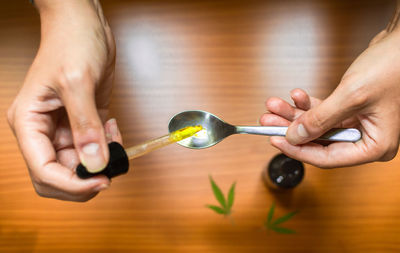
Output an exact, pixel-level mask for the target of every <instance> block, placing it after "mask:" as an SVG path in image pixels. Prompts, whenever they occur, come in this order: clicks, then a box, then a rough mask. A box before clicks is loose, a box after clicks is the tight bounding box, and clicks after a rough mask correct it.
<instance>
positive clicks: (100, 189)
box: [94, 184, 110, 192]
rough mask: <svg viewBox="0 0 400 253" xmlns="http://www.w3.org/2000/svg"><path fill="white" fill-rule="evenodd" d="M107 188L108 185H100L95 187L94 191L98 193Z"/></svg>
mask: <svg viewBox="0 0 400 253" xmlns="http://www.w3.org/2000/svg"><path fill="white" fill-rule="evenodd" d="M108 187H110V185H109V184H101V185H99V186H97V187H96V188H95V189H94V190H95V191H97V192H99V191H104V190H106V189H107V188H108Z"/></svg>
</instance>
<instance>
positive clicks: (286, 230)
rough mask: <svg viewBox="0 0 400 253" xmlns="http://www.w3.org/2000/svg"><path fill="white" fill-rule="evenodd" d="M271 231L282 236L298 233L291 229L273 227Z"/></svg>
mask: <svg viewBox="0 0 400 253" xmlns="http://www.w3.org/2000/svg"><path fill="white" fill-rule="evenodd" d="M270 229H271V230H274V231H275V232H277V233H280V234H295V233H296V231H294V230H292V229H289V228H282V227H275V226H271V227H270Z"/></svg>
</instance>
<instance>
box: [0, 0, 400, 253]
mask: <svg viewBox="0 0 400 253" xmlns="http://www.w3.org/2000/svg"><path fill="white" fill-rule="evenodd" d="M102 3H103V7H104V11H105V14H106V16H107V17H108V20H109V22H110V24H111V26H112V28H113V32H114V34H115V37H116V41H117V48H118V56H117V66H116V80H115V89H114V93H113V97H112V104H111V111H112V116H114V117H116V118H117V120H118V122H119V126H120V128H121V130H122V134H123V137H124V142H125V144H126V145H127V146H129V145H134V144H137V143H139V142H141V141H145V140H148V139H150V138H154V137H158V136H160V135H163V134H165V133H166V132H167V122H168V120H169V118H170V117H172V116H173V115H174V114H175V113H178V112H180V111H183V110H188V109H202V110H206V111H210V112H213V113H214V114H216V115H218V116H220V117H222V118H223V119H225V120H226V121H228V122H231V123H233V124H257V120H258V118H259V116H260V115H261V114H262V113H263V112H264V111H265V107H264V104H263V103H264V101H265V100H266V99H267V98H268V97H270V96H282V97H284V98H288V94H289V91H290V90H291V89H292V88H295V87H301V88H304V89H306V90H307V91H309V92H310V93H311V94H312V95H314V96H318V97H325V96H327V95H328V94H329V93H330V92H331V91H332V90H333V89H334V88H335V87H336V85H337V83H338V82H339V80H340V78H341V75H342V74H343V72H344V71H345V70H346V68H347V67H348V66H349V64H350V63H351V62H352V60H353V59H354V58H355V57H356V56H357V55H358V54H359V53H361V52H362V51H363V49H365V48H366V46H367V45H368V42H369V40H370V39H371V38H372V37H373V36H374V35H375V34H376V33H378V32H379V31H380V30H381V29H383V28H384V27H385V26H386V25H387V23H388V21H389V19H390V17H391V15H392V12H393V9H394V2H393V1H388V0H383V1H382V0H376V1H334V0H331V1H330V0H323V1H320V0H315V1H294V0H293V1H289V0H284V1H161V0H152V1H144V0H143V1H128V0H126V1H124V0H117V1H111V0H105V1H103V2H102ZM38 45H39V19H38V15H37V13H36V11H35V10H34V8H32V7H31V6H30V5H29V3H28V1H2V4H1V7H0V115H1V116H0V117H1V120H0V136H1V145H0V178H1V180H0V252H96V253H98V252H363V253H364V252H398V251H399V250H400V205H399V204H400V194H399V192H400V183H399V182H400V181H399V180H398V179H399V178H400V171H399V170H398V169H399V167H400V160H399V159H398V158H395V159H394V160H393V161H391V162H387V163H373V164H369V165H363V166H358V167H352V168H342V169H334V170H321V169H318V168H315V167H313V166H308V165H306V176H305V180H304V182H303V183H302V184H301V185H300V186H299V187H298V188H296V189H295V190H293V191H291V192H280V193H279V192H273V191H270V190H268V189H267V188H266V187H265V186H264V184H263V182H262V180H261V172H262V170H263V169H264V167H265V166H266V165H267V164H268V162H269V160H270V159H271V158H272V157H273V156H274V155H275V154H277V153H278V151H277V150H275V149H274V148H272V147H271V146H270V145H269V143H268V138H264V137H260V136H233V137H230V138H228V139H226V140H224V141H223V142H222V143H220V144H218V145H216V146H215V147H213V148H210V149H206V150H198V151H194V150H189V149H185V148H183V147H180V146H177V145H173V146H169V147H166V148H164V149H162V150H159V151H156V152H153V153H152V154H149V155H147V156H144V157H141V158H139V159H136V160H134V161H133V162H132V164H131V170H130V172H129V173H128V174H127V175H125V176H121V177H119V178H116V179H114V180H113V183H112V187H111V188H110V189H109V190H107V191H105V192H103V193H101V194H100V195H99V196H97V197H96V198H95V199H93V200H91V201H89V202H87V203H70V202H62V201H57V200H53V199H44V198H40V197H38V196H37V195H36V193H35V192H34V189H33V187H32V185H31V182H30V178H29V175H28V172H27V169H26V167H25V164H24V161H23V158H22V157H21V155H20V154H19V151H18V147H17V145H16V142H15V139H14V138H13V136H12V133H11V131H10V129H9V128H8V125H7V123H6V119H5V113H6V110H7V107H8V106H9V105H10V103H11V102H12V100H13V97H14V96H15V95H16V94H17V92H18V89H19V87H20V86H21V84H22V83H23V79H24V75H25V73H26V71H27V69H28V67H29V65H30V63H31V62H32V59H33V57H34V55H35V53H36V50H37V47H38ZM208 175H212V176H213V177H214V179H215V180H216V182H217V183H218V184H219V185H220V186H221V187H222V189H223V191H224V192H227V191H228V188H229V186H230V184H231V183H232V182H234V181H237V189H236V190H237V195H236V200H235V205H234V208H233V212H234V213H233V218H234V220H235V224H234V225H232V224H231V223H230V222H229V220H227V219H224V218H223V217H219V216H217V215H216V214H214V213H212V212H211V211H210V210H208V209H206V208H205V207H204V206H205V204H214V203H215V202H216V201H215V199H214V198H213V195H212V191H211V188H210V185H209V181H208ZM272 202H275V203H276V204H277V209H276V212H277V215H281V214H284V213H286V212H288V211H292V210H299V214H298V215H297V216H295V218H293V219H292V220H291V221H289V222H288V223H287V226H288V227H291V228H293V229H295V230H296V231H297V234H295V235H279V234H274V233H271V232H268V233H267V232H266V231H264V230H263V229H262V223H263V221H264V220H265V218H266V216H267V212H268V208H269V206H270V204H271V203H272Z"/></svg>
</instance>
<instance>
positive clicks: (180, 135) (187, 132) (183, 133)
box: [169, 125, 203, 141]
mask: <svg viewBox="0 0 400 253" xmlns="http://www.w3.org/2000/svg"><path fill="white" fill-rule="evenodd" d="M202 129H203V127H202V126H200V125H197V126H188V127H185V128H182V129H179V130H177V131H175V132H172V133H171V134H170V135H169V139H170V140H172V141H181V140H183V139H186V138H188V137H190V136H193V135H194V134H196V133H197V132H199V131H201V130H202Z"/></svg>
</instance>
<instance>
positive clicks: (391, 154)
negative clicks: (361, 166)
mask: <svg viewBox="0 0 400 253" xmlns="http://www.w3.org/2000/svg"><path fill="white" fill-rule="evenodd" d="M397 152H398V143H397V144H396V143H391V144H389V145H387V146H386V148H385V149H384V153H383V155H382V156H381V157H380V159H379V160H380V161H383V162H387V161H390V160H392V159H393V158H395V156H396V155H397Z"/></svg>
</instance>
